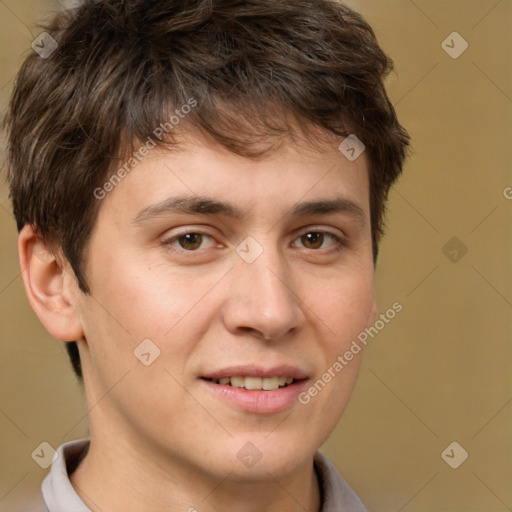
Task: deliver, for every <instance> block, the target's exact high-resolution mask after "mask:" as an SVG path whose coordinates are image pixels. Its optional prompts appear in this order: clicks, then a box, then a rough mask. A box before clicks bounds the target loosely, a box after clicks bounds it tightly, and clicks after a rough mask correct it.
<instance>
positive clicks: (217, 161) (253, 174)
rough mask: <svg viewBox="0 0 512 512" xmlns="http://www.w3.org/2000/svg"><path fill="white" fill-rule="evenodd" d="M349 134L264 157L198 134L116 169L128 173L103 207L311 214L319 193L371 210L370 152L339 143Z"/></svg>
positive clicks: (148, 212)
mask: <svg viewBox="0 0 512 512" xmlns="http://www.w3.org/2000/svg"><path fill="white" fill-rule="evenodd" d="M341 140H342V139H341V138H339V139H338V140H337V141H335V140H333V141H332V144H328V143H324V144H322V145H321V146H314V145H311V144H310V143H309V142H308V141H303V142H302V143H296V142H294V143H291V142H288V143H284V144H282V145H281V146H280V147H279V149H277V150H276V151H273V152H271V153H268V154H267V155H265V157H263V158H258V159H254V158H247V157H243V156H240V155H237V154H234V153H232V152H230V151H228V150H226V149H224V148H222V147H220V146H219V145H215V144H209V143H208V142H206V141H202V140H197V139H196V140H189V141H188V142H187V143H186V144H181V145H180V146H179V147H178V148H173V149H172V150H167V149H164V148H160V147H154V148H151V149H150V150H149V151H147V152H145V153H146V154H145V156H144V158H142V159H140V160H137V161H136V162H135V161H133V158H132V159H131V160H132V163H135V165H133V166H127V165H126V161H128V160H126V161H125V165H124V168H125V170H128V171H129V172H122V173H116V171H115V170H114V171H113V172H112V174H111V176H114V175H116V174H117V175H119V174H122V177H121V178H120V179H117V178H116V179H115V180H112V179H110V180H109V179H108V177H107V183H110V182H112V181H115V184H114V185H113V186H110V187H108V188H109V189H110V190H109V191H108V192H107V193H106V194H105V198H104V199H103V200H102V205H101V209H100V212H101V210H105V211H106V210H108V211H110V212H112V211H113V210H115V211H116V213H117V214H118V215H119V216H124V214H125V213H128V212H129V213H130V214H132V215H134V217H133V218H132V220H135V221H138V220H143V219H144V218H145V217H149V216H154V215H158V214H159V212H164V211H166V212H169V211H170V210H171V209H174V210H175V212H178V211H179V210H181V212H182V213H185V212H188V213H197V214H199V213H212V214H215V213H222V214H226V215H229V216H231V217H233V218H238V219H239V220H244V219H247V218H248V212H249V210H250V211H253V213H255V212H256V213H258V214H259V215H261V214H265V213H266V214H268V213H269V212H270V211H271V210H275V211H279V212H280V214H282V213H283V210H290V209H293V210H294V211H295V213H298V214H302V215H305V214H307V213H308V212H309V213H312V212H313V211H314V210H315V209H316V211H318V209H319V208H321V207H322V205H320V204H319V200H324V202H325V201H326V200H329V201H330V203H331V204H329V205H327V204H325V205H324V207H325V208H330V209H335V208H338V209H339V210H341V209H344V210H346V211H347V212H348V211H351V212H352V213H353V214H360V213H361V211H362V212H363V213H364V212H366V211H367V210H368V209H369V202H368V199H369V180H368V167H367V160H366V155H365V154H364V153H362V154H361V155H360V156H359V157H358V158H357V159H355V160H353V161H351V160H349V159H348V158H347V157H346V156H345V155H344V153H343V152H342V151H340V150H339V149H338V144H339V143H340V141H341ZM121 165H123V164H122V163H121ZM118 177H119V176H118ZM299 202H300V205H298V203H299ZM312 203H317V204H314V205H313V204H312ZM334 203H336V204H334Z"/></svg>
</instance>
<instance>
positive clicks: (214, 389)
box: [199, 364, 309, 414]
mask: <svg viewBox="0 0 512 512" xmlns="http://www.w3.org/2000/svg"><path fill="white" fill-rule="evenodd" d="M199 380H200V381H202V382H203V384H204V385H205V386H204V389H205V391H206V392H208V393H210V394H211V395H212V396H214V397H215V399H216V400H219V401H220V402H222V403H223V404H225V405H227V406H228V407H230V408H234V409H236V410H241V411H245V412H248V413H253V414H272V413H279V412H282V411H284V410H289V409H291V408H292V407H293V406H294V404H296V403H297V396H298V395H299V393H300V392H301V391H302V390H303V389H304V388H305V386H306V385H307V382H308V381H309V377H308V374H307V373H305V372H304V371H302V370H300V369H299V368H298V367H296V366H290V365H287V364H284V365H280V366H272V367H264V366H259V365H236V366H230V367H229V368H224V369H222V370H218V371H214V372H211V373H206V374H203V375H202V376H201V377H200V378H199Z"/></svg>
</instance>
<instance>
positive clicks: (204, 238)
mask: <svg viewBox="0 0 512 512" xmlns="http://www.w3.org/2000/svg"><path fill="white" fill-rule="evenodd" d="M164 243H165V244H166V245H167V244H168V245H174V246H176V245H177V246H178V247H179V248H180V249H184V250H185V251H195V250H197V249H206V248H207V247H212V246H213V245H215V241H214V239H213V238H212V237H211V236H210V235H206V234H204V233H193V232H190V233H184V234H182V235H178V236H175V237H173V238H170V239H169V240H166V241H165V242H164ZM203 243H204V244H206V247H205V245H204V244H203Z"/></svg>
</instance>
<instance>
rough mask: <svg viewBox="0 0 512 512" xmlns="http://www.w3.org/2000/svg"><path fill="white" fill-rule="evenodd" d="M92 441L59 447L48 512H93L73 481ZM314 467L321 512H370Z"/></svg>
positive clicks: (318, 461)
mask: <svg viewBox="0 0 512 512" xmlns="http://www.w3.org/2000/svg"><path fill="white" fill-rule="evenodd" d="M89 443H90V438H84V439H78V440H76V441H70V442H67V443H64V444H62V445H61V446H59V448H58V450H57V456H56V458H55V460H54V462H53V464H52V467H51V470H50V473H49V474H48V475H47V476H46V478H45V479H44V481H43V484H42V486H41V489H42V493H43V497H44V501H45V503H46V507H47V510H49V511H51V512H69V511H70V510H73V512H91V510H90V509H89V508H88V507H87V506H86V505H85V504H84V502H83V501H82V500H81V499H80V496H79V495H78V494H77V492H76V491H75V489H74V487H73V486H72V485H71V482H70V480H69V474H71V473H72V472H73V471H74V470H75V469H76V468H77V466H78V465H79V464H80V462H81V460H82V459H83V458H84V457H85V456H86V455H87V451H88V450H89ZM314 467H315V472H316V475H317V478H318V482H319V486H320V496H321V503H322V505H321V509H320V512H341V511H347V512H366V508H365V507H364V505H363V504H362V503H361V501H360V500H359V498H358V497H357V496H356V494H355V493H354V491H352V489H351V488H350V487H349V486H348V484H347V483H346V482H345V480H343V478H342V477H341V475H340V474H339V473H338V470H337V469H336V468H335V467H334V465H333V464H332V463H331V462H330V461H329V460H328V459H327V457H325V455H323V454H321V453H320V452H316V454H315V456H314Z"/></svg>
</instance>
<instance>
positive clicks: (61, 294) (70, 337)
mask: <svg viewBox="0 0 512 512" xmlns="http://www.w3.org/2000/svg"><path fill="white" fill-rule="evenodd" d="M18 253H19V258H20V267H21V275H22V278H23V284H24V286H25V292H26V294H27V298H28V300H29V302H30V305H31V306H32V308H33V310H34V311H35V313H36V314H37V316H38V317H39V320H41V323H42V324H43V325H44V327H45V328H46V330H47V331H48V332H49V333H50V334H51V335H52V336H53V337H54V338H57V339H58V340H62V341H77V340H79V339H81V338H83V330H82V326H81V324H80V321H79V317H78V314H77V311H76V309H75V304H74V301H73V300H72V298H73V289H72V288H73V286H74V284H73V279H72V276H71V275H69V274H68V271H67V270H66V269H64V268H62V266H61V265H59V263H58V261H57V259H56V257H55V255H54V254H53V253H52V251H51V249H50V248H49V247H48V246H47V244H46V243H45V241H44V240H43V239H42V238H41V237H40V236H39V235H37V233H36V232H35V230H34V229H33V227H32V226H29V225H26V226H25V227H24V228H23V229H22V230H21V232H20V234H19V237H18Z"/></svg>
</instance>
